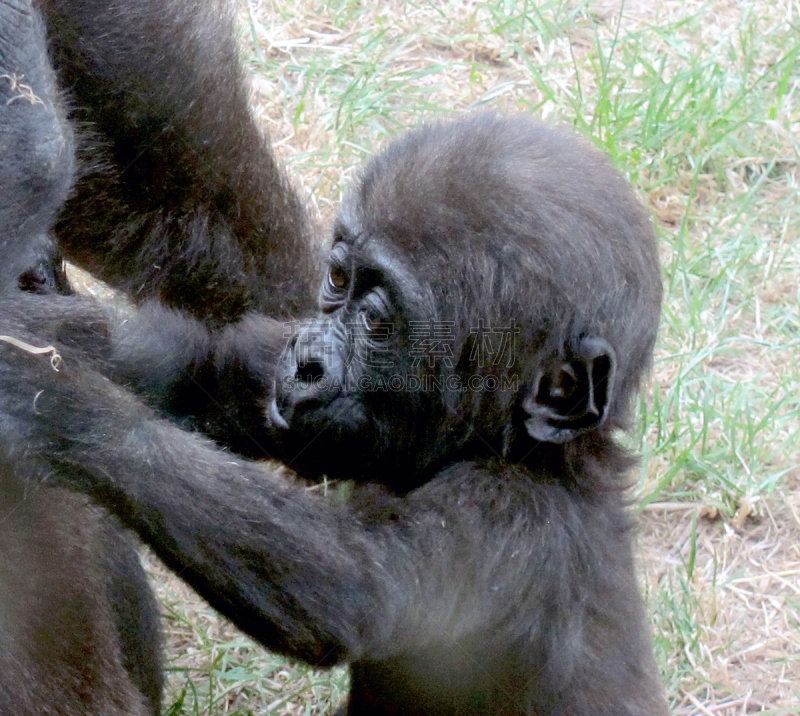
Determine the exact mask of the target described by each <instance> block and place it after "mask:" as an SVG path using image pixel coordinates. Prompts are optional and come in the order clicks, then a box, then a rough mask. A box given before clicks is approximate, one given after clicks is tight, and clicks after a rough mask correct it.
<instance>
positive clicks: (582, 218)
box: [271, 115, 661, 491]
mask: <svg viewBox="0 0 800 716" xmlns="http://www.w3.org/2000/svg"><path fill="white" fill-rule="evenodd" d="M333 241H334V243H333V249H332V251H331V256H330V263H329V267H328V270H327V275H326V276H325V278H324V280H323V285H322V290H321V297H320V309H321V313H320V316H319V317H318V318H317V319H316V320H314V321H313V322H311V323H309V324H306V325H304V326H302V327H301V328H300V330H299V331H298V332H297V334H296V336H295V338H294V340H293V341H292V342H291V343H290V346H289V349H288V350H287V352H286V355H285V357H284V361H283V366H282V370H281V372H280V376H279V380H278V386H277V400H276V402H275V403H274V404H273V406H272V409H271V416H272V421H273V423H275V424H277V425H281V426H283V427H284V428H289V430H288V436H289V438H288V442H289V443H290V450H289V452H292V453H293V454H292V457H294V455H295V454H297V453H300V454H299V455H297V457H295V459H294V464H295V465H301V466H302V467H301V471H306V472H307V471H309V470H321V469H322V466H323V465H324V469H325V472H326V474H328V475H341V476H347V477H357V478H360V479H366V480H377V481H380V482H384V483H386V484H389V485H390V486H392V487H393V488H395V489H396V490H398V491H405V490H408V489H410V488H412V487H414V486H416V485H418V484H421V483H423V482H425V481H426V479H428V476H429V475H430V474H431V472H432V471H435V470H436V469H439V468H441V467H442V465H443V464H448V463H450V462H453V461H454V460H458V459H474V458H480V457H489V456H492V455H501V456H503V457H511V458H512V459H515V461H520V460H524V461H525V462H528V463H530V462H531V461H533V462H534V463H535V462H536V460H540V459H545V458H546V457H547V456H551V455H552V453H553V450H555V449H557V448H553V449H550V450H545V449H540V450H535V451H532V448H533V447H534V446H535V445H537V444H541V443H545V444H551V445H559V444H563V443H568V442H571V441H573V440H574V439H576V438H579V437H581V436H583V435H587V434H591V433H593V432H594V431H597V430H610V429H612V428H616V427H621V426H623V425H624V424H625V422H626V416H627V413H628V408H629V403H630V398H631V396H632V395H633V394H634V392H635V390H636V388H637V386H638V383H639V381H640V379H641V376H642V374H643V372H644V371H645V369H646V368H647V367H648V364H649V359H650V355H651V351H652V347H653V343H654V340H655V335H656V329H657V325H658V312H659V305H660V300H661V286H660V274H659V266H658V257H657V251H656V247H655V242H654V238H653V233H652V229H651V227H650V225H649V221H648V217H647V215H646V213H645V212H644V211H643V209H642V207H641V206H640V205H639V203H638V202H637V200H636V199H635V197H634V196H633V194H632V193H631V191H630V189H629V188H628V187H627V185H626V184H625V182H624V181H623V179H622V178H621V177H619V176H618V175H617V174H616V172H614V170H613V169H612V168H611V167H610V165H609V163H608V162H607V160H606V159H605V158H604V157H603V156H601V155H600V154H599V153H597V152H595V151H592V150H591V149H589V148H588V147H587V146H586V145H585V144H584V143H583V142H582V141H579V140H578V139H576V138H575V137H573V136H571V135H569V134H568V133H565V132H559V131H554V130H552V129H549V128H547V127H545V126H542V125H539V124H535V123H532V122H531V121H530V120H527V119H524V118H511V119H507V118H497V117H495V116H492V115H477V116H473V117H470V118H467V119H464V120H461V121H458V122H455V123H452V124H447V125H440V126H429V127H423V128H422V129H419V130H417V131H414V132H412V133H410V134H408V135H407V136H406V137H405V138H403V139H402V140H400V141H397V142H394V143H393V144H392V145H391V146H390V147H389V148H388V150H387V151H385V152H384V153H383V154H381V155H380V156H379V157H377V158H376V159H375V160H374V161H372V163H371V164H369V165H368V166H367V168H366V170H365V171H364V174H363V177H362V180H361V182H360V184H359V186H358V188H357V190H356V191H355V193H354V194H353V195H352V196H350V197H349V199H348V200H347V201H346V202H345V206H344V208H343V210H342V212H341V214H340V216H339V218H338V220H337V222H336V225H335V229H334V239H333ZM306 445H308V447H307V448H303V447H302V446H306Z"/></svg>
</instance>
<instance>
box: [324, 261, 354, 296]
mask: <svg viewBox="0 0 800 716" xmlns="http://www.w3.org/2000/svg"><path fill="white" fill-rule="evenodd" d="M328 283H329V284H330V286H331V288H333V289H335V290H336V291H344V290H345V289H346V288H347V286H348V285H349V284H350V276H348V275H347V271H345V270H344V269H343V268H342V267H341V266H337V265H336V264H334V265H333V266H331V267H330V270H329V271H328Z"/></svg>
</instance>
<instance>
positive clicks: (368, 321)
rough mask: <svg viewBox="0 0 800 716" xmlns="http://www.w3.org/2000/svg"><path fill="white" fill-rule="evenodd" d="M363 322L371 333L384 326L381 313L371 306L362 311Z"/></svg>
mask: <svg viewBox="0 0 800 716" xmlns="http://www.w3.org/2000/svg"><path fill="white" fill-rule="evenodd" d="M361 323H362V324H363V326H364V328H366V329H367V330H368V331H369V332H370V333H375V332H377V331H379V330H380V329H381V326H383V321H382V320H381V316H380V314H378V313H377V312H376V311H374V310H373V309H371V308H365V309H364V310H362V311H361Z"/></svg>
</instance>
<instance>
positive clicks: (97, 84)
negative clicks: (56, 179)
mask: <svg viewBox="0 0 800 716" xmlns="http://www.w3.org/2000/svg"><path fill="white" fill-rule="evenodd" d="M41 4H42V11H43V15H44V17H45V21H46V24H47V30H48V39H49V44H50V54H51V57H52V63H53V66H54V68H55V69H56V71H57V73H58V76H59V79H60V81H61V85H62V87H63V88H64V89H65V90H66V91H67V93H68V96H69V100H70V105H71V106H72V111H71V113H70V119H71V120H72V122H73V124H74V125H75V126H76V127H78V128H79V129H80V136H79V142H78V159H79V161H80V167H81V168H80V173H79V177H78V181H77V185H76V190H75V192H74V193H73V195H71V196H70V198H69V199H68V201H67V202H66V204H65V205H64V206H63V208H62V209H61V211H60V214H59V217H58V222H57V224H56V233H57V235H58V241H59V245H60V247H61V250H62V251H63V252H64V254H65V256H66V258H67V259H69V260H70V261H73V262H74V263H76V264H78V265H79V266H81V267H83V268H85V269H87V270H88V271H90V272H91V273H92V274H93V275H95V276H97V277H98V278H100V279H103V280H104V281H106V282H108V283H109V284H111V285H112V286H114V287H115V288H118V289H120V290H122V291H124V292H125V293H126V294H127V295H128V296H129V297H131V298H132V299H133V300H134V301H136V302H137V303H139V302H142V301H144V300H148V299H158V300H160V301H161V302H162V303H163V304H164V305H166V306H168V307H170V308H179V309H182V310H183V311H185V312H186V313H188V314H190V315H192V316H194V317H195V318H197V319H200V320H201V321H202V322H204V323H206V324H207V325H209V326H211V327H217V326H220V325H225V324H228V323H232V322H235V321H236V320H238V319H239V318H241V317H242V316H243V315H244V314H246V313H248V312H252V311H257V312H260V313H263V314H265V315H268V316H272V317H273V318H277V319H284V318H288V317H293V316H296V315H297V314H299V313H303V312H305V311H307V310H308V309H309V308H310V306H311V303H312V301H313V295H314V290H313V288H312V282H316V281H317V278H316V276H317V274H316V264H317V257H316V254H315V252H313V251H310V250H309V243H310V239H311V235H312V228H311V226H310V224H309V221H308V218H307V216H306V213H305V210H304V208H303V206H302V204H301V203H300V201H299V199H298V198H297V195H296V194H295V192H294V190H293V189H292V188H291V186H290V185H289V183H288V181H287V179H286V177H285V176H284V174H283V172H282V171H281V169H280V168H279V166H278V164H277V162H276V160H275V157H274V156H273V154H272V151H271V149H270V145H269V142H268V140H267V139H266V138H265V137H263V136H262V134H261V133H260V131H259V130H258V128H257V127H256V124H255V122H254V120H253V117H252V114H251V110H250V107H249V104H248V98H249V89H248V85H247V83H246V82H245V76H244V71H243V69H242V66H241V63H240V61H239V58H238V47H237V44H236V41H235V36H234V32H233V19H232V15H233V12H234V10H235V4H234V3H231V2H228V0H190V1H188V2H187V1H184V0H131V2H110V1H109V0H42V3H41Z"/></svg>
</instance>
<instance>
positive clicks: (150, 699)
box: [0, 465, 161, 716]
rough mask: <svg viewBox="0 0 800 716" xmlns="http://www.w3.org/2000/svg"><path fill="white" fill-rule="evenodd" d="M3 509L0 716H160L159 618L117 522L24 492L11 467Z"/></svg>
mask: <svg viewBox="0 0 800 716" xmlns="http://www.w3.org/2000/svg"><path fill="white" fill-rule="evenodd" d="M0 504H1V505H2V507H0V585H2V586H1V587H0V613H2V618H0V713H3V714H12V713H13V714H15V716H41V714H56V715H57V716H152V715H153V714H157V713H158V706H159V701H160V691H161V669H160V663H161V660H160V656H159V653H160V646H159V638H158V629H157V626H156V625H157V615H156V614H155V612H154V609H153V604H152V595H151V594H150V591H149V588H148V586H147V583H146V582H145V579H144V575H143V574H142V568H141V566H140V565H139V564H138V557H137V555H136V553H135V551H134V550H133V548H132V546H131V545H130V544H129V543H128V542H127V540H126V538H125V537H124V535H123V534H122V533H121V528H120V527H119V525H118V524H116V521H113V520H112V518H110V517H108V516H107V515H106V514H104V513H103V512H102V511H101V510H98V509H97V508H93V507H92V506H91V505H89V504H88V502H87V501H86V500H84V499H82V498H80V496H77V495H72V494H69V493H67V492H65V491H63V490H57V489H53V488H45V487H43V488H41V489H37V490H33V491H31V490H29V489H28V490H26V489H25V487H24V486H23V485H22V483H21V482H20V481H19V480H18V479H17V478H16V476H15V474H14V473H12V472H11V471H10V470H9V468H8V466H7V465H0ZM111 549H115V552H114V554H113V556H112V555H111V554H110V553H109V550H111ZM120 580H124V587H123V584H122V583H121V581H120ZM140 620H141V622H142V624H148V625H150V626H149V627H145V626H139V627H137V630H138V631H134V630H133V629H132V628H131V626H130V625H131V623H132V622H140ZM148 628H150V629H151V631H149V633H145V630H146V629H148Z"/></svg>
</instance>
